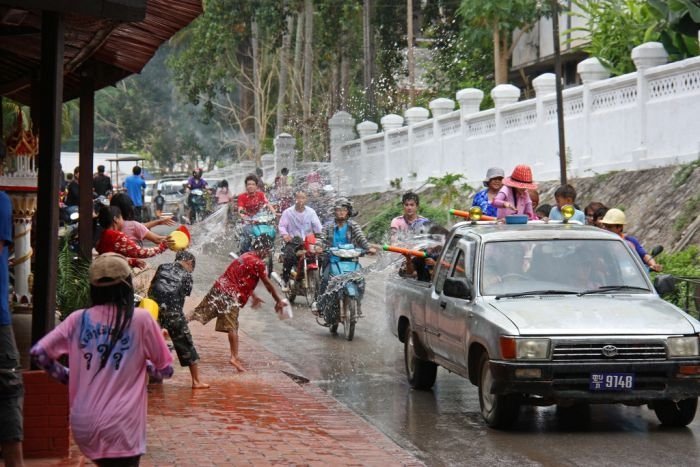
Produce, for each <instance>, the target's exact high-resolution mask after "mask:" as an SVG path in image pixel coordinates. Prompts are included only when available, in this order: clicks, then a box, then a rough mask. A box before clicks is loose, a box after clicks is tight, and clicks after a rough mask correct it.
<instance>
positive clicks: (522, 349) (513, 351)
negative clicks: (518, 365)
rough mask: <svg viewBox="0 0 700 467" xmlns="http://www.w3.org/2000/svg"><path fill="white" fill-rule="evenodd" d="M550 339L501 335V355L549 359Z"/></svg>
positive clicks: (510, 357)
mask: <svg viewBox="0 0 700 467" xmlns="http://www.w3.org/2000/svg"><path fill="white" fill-rule="evenodd" d="M549 342H550V341H549V339H541V338H537V339H530V338H517V337H506V336H503V337H501V342H500V344H501V355H502V356H503V358H505V359H508V360H511V359H515V360H549Z"/></svg>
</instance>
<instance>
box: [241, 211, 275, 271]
mask: <svg viewBox="0 0 700 467" xmlns="http://www.w3.org/2000/svg"><path fill="white" fill-rule="evenodd" d="M275 219H276V217H275V214H274V213H272V212H270V211H267V210H261V211H260V212H258V213H257V214H255V215H254V216H252V217H250V218H248V219H245V220H244V221H243V223H244V224H245V227H244V233H242V234H241V239H240V241H241V248H240V254H243V253H246V252H248V251H250V250H251V249H252V248H251V245H252V244H253V240H254V239H255V237H259V236H261V235H263V234H264V235H267V236H269V237H270V238H271V239H272V249H271V250H270V251H269V254H268V256H267V275H268V276H269V275H270V274H272V262H273V256H274V253H275V237H276V236H277V230H276V229H275ZM245 236H248V237H249V238H247V239H245V238H243V237H245Z"/></svg>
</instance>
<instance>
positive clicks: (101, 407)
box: [31, 253, 173, 466]
mask: <svg viewBox="0 0 700 467" xmlns="http://www.w3.org/2000/svg"><path fill="white" fill-rule="evenodd" d="M89 277H90V284H91V287H90V294H91V298H92V302H93V306H92V307H90V308H87V309H85V310H77V311H74V312H73V313H71V314H70V315H69V316H68V318H66V319H65V320H64V321H63V322H62V323H61V324H59V325H58V326H57V327H56V328H55V329H53V330H52V331H51V332H50V333H49V334H47V335H46V336H44V337H43V338H42V339H41V340H40V341H39V342H38V343H37V344H36V345H35V346H34V347H33V348H32V350H31V355H32V358H33V359H34V361H35V362H36V363H37V364H38V366H39V367H41V368H43V369H45V370H46V371H47V372H49V374H50V375H51V376H53V377H55V378H57V379H58V380H59V381H62V382H64V383H66V382H67V383H68V385H69V399H70V423H71V430H72V433H73V438H74V439H75V442H76V444H77V445H78V447H79V448H80V450H81V451H82V452H83V454H85V456H87V457H88V458H89V459H90V460H92V461H93V462H94V463H95V464H96V465H98V466H99V465H103V464H104V463H107V462H114V461H120V462H122V463H121V464H120V465H138V462H139V459H140V457H141V456H142V455H143V454H144V453H145V452H146V404H147V394H146V384H147V376H146V373H147V372H148V373H149V374H151V375H152V376H153V377H155V378H156V379H158V378H163V377H170V376H171V375H172V373H173V367H172V365H171V364H172V361H173V357H172V355H171V354H170V352H169V351H168V347H167V345H166V343H165V340H164V339H163V336H162V334H161V331H160V328H159V326H158V324H157V323H156V322H155V320H154V319H153V318H152V317H151V315H150V314H149V313H148V311H146V310H144V309H142V308H134V305H133V303H134V292H133V287H132V285H131V268H130V267H129V264H128V262H127V261H126V258H124V257H123V256H121V255H118V254H115V253H106V254H103V255H100V256H98V257H97V258H95V260H94V261H93V263H92V265H91V266H90V271H89ZM65 354H67V355H68V361H69V368H65V367H63V366H62V365H61V364H59V363H58V362H56V360H57V359H58V358H59V357H60V356H61V355H65Z"/></svg>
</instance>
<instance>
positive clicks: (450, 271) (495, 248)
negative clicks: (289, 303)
mask: <svg viewBox="0 0 700 467" xmlns="http://www.w3.org/2000/svg"><path fill="white" fill-rule="evenodd" d="M386 313H387V316H388V318H389V321H390V323H389V324H390V329H391V330H392V332H393V333H394V334H395V335H396V336H398V338H399V340H400V341H401V342H403V344H404V355H405V366H406V374H407V379H408V382H409V384H410V385H411V386H412V387H413V388H416V389H429V388H431V387H432V386H433V384H434V383H435V379H436V374H437V367H438V365H440V366H443V367H444V368H446V369H448V370H449V371H451V372H454V373H457V374H459V375H461V376H463V377H465V378H467V379H469V381H470V382H471V383H472V384H474V385H476V386H478V388H479V403H480V407H481V414H482V417H483V419H484V420H485V422H486V423H487V424H488V425H489V426H491V427H495V428H507V427H508V426H510V425H511V424H512V423H513V422H514V421H515V420H516V419H517V418H518V416H519V411H520V407H521V406H522V405H553V404H556V405H558V406H559V407H560V408H561V410H562V412H563V413H566V411H567V410H570V409H576V410H578V409H579V408H582V407H586V406H587V405H588V404H605V403H622V404H626V405H632V406H639V405H644V404H646V405H647V406H648V407H649V408H650V409H653V410H654V412H655V413H656V416H657V418H658V419H659V420H660V422H661V423H662V424H664V425H670V426H685V425H688V424H689V423H690V422H692V420H693V418H694V417H695V412H696V408H697V401H698V395H700V341H699V338H698V334H699V333H700V322H698V321H697V320H696V319H694V318H693V317H691V316H690V315H688V314H686V313H685V312H683V311H682V310H680V309H679V308H677V307H676V306H674V305H672V304H670V303H668V302H666V301H664V300H662V299H661V298H660V297H659V295H658V294H657V292H656V291H655V289H654V286H653V285H652V283H651V281H650V278H649V276H648V274H647V272H646V270H645V268H644V265H643V264H642V263H641V261H640V260H639V256H638V255H637V254H636V252H634V251H632V250H631V249H630V247H629V246H628V244H627V242H626V241H624V240H623V239H622V238H620V237H619V236H616V235H612V234H610V233H609V232H605V231H602V230H600V229H596V228H594V227H587V226H580V225H572V224H551V223H550V224H543V223H539V224H535V223H531V224H526V225H507V224H506V225H503V224H500V225H471V224H467V223H461V224H458V225H456V226H455V227H454V228H453V230H452V232H451V235H450V237H449V239H448V241H447V242H446V243H445V246H444V247H443V251H442V254H441V256H440V258H439V260H438V261H437V263H436V270H435V272H434V276H433V278H432V281H431V282H421V281H418V280H416V279H413V278H410V277H400V276H397V277H392V278H389V279H388V280H387V284H386ZM576 410H574V413H576ZM578 413H585V412H578Z"/></svg>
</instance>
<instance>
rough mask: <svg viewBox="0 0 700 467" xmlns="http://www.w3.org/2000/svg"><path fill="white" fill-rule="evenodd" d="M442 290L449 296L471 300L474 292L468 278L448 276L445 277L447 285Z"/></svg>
mask: <svg viewBox="0 0 700 467" xmlns="http://www.w3.org/2000/svg"><path fill="white" fill-rule="evenodd" d="M442 291H443V292H444V294H445V295H446V296H448V297H455V298H461V299H464V300H471V299H472V294H471V290H470V287H469V284H468V283H467V280H466V279H462V278H455V277H448V278H447V279H445V285H444V286H443V289H442Z"/></svg>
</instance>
